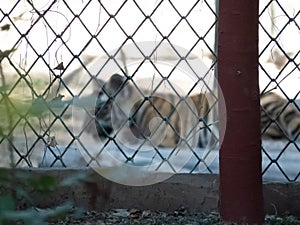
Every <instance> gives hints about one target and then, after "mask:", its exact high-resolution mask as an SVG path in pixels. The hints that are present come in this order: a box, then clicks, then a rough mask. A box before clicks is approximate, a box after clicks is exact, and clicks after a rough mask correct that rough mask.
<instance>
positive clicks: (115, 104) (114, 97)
mask: <svg viewBox="0 0 300 225" xmlns="http://www.w3.org/2000/svg"><path fill="white" fill-rule="evenodd" d="M133 92H134V90H133V86H132V85H130V83H129V82H128V79H127V78H126V77H125V76H121V75H119V74H114V75H112V76H111V77H110V79H109V80H108V81H107V82H105V83H103V86H102V87H101V89H100V91H99V94H98V97H97V101H96V105H95V116H96V129H97V133H98V135H99V137H100V139H101V140H104V139H106V138H110V137H111V135H112V134H113V132H114V127H121V126H122V123H125V122H126V121H128V116H126V115H128V112H129V111H130V109H131V106H130V104H128V102H130V101H131V100H132V94H133ZM129 100H130V101H129ZM112 121H113V122H112ZM111 138H113V137H111Z"/></svg>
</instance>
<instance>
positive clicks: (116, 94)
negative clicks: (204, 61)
mask: <svg viewBox="0 0 300 225" xmlns="http://www.w3.org/2000/svg"><path fill="white" fill-rule="evenodd" d="M150 94H151V93H147V92H143V95H144V96H142V95H141V93H140V92H139V91H138V89H136V88H135V87H134V85H132V84H131V83H130V82H129V81H126V78H125V77H124V76H120V75H118V74H115V75H113V76H112V77H111V78H110V79H109V80H108V82H106V83H104V84H103V87H102V89H101V90H100V92H99V95H98V98H97V102H96V107H95V115H96V119H97V122H96V129H97V132H98V135H99V137H100V138H101V139H102V140H103V139H106V138H109V137H110V138H113V137H116V136H118V138H120V136H122V133H123V135H124V136H125V137H124V139H126V138H127V140H126V141H128V142H130V140H129V139H130V138H129V136H130V135H129V133H132V134H133V136H134V138H136V139H138V140H148V141H149V142H150V144H151V145H153V146H158V147H176V146H177V145H178V144H179V143H181V142H185V141H188V143H189V145H190V146H191V147H195V146H197V145H200V146H202V144H203V143H204V142H205V140H204V137H202V139H203V140H201V141H200V140H199V134H198V133H199V132H200V130H199V129H201V128H199V125H200V126H201V127H202V131H201V132H202V133H205V132H206V131H205V130H206V129H204V127H207V124H206V120H207V117H208V114H209V113H208V111H209V104H208V100H207V98H206V96H205V95H204V94H197V95H192V96H190V97H187V98H186V99H185V98H182V97H179V96H177V95H175V94H167V93H163V94H153V95H150ZM123 125H125V127H126V126H128V127H129V128H130V129H129V130H126V129H123V127H122V126H123ZM124 133H125V134H124ZM196 133H197V134H196ZM114 135H116V136H114ZM126 135H127V137H126ZM200 137H201V136H200Z"/></svg>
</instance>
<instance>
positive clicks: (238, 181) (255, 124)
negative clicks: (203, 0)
mask: <svg viewBox="0 0 300 225" xmlns="http://www.w3.org/2000/svg"><path fill="white" fill-rule="evenodd" d="M218 39H219V40H218V81H219V85H220V87H221V89H222V92H223V96H224V99H225V103H226V110H227V112H226V114H225V113H224V107H223V106H224V102H220V105H219V113H220V137H222V134H224V139H223V140H221V141H222V142H221V149H220V214H221V218H222V219H223V220H224V221H230V222H237V223H241V222H246V223H249V224H262V223H263V218H264V213H263V196H262V177H261V138H260V108H259V86H258V0H239V1H236V0H220V3H219V23H218ZM225 121H227V122H226V126H225ZM225 127H226V132H225Z"/></svg>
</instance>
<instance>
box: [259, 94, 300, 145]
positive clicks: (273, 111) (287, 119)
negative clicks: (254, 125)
mask: <svg viewBox="0 0 300 225" xmlns="http://www.w3.org/2000/svg"><path fill="white" fill-rule="evenodd" d="M293 104H294V103H292V102H289V101H287V100H286V99H284V98H283V97H281V96H280V95H278V94H276V93H275V92H269V93H266V94H263V95H262V96H261V131H262V136H263V137H264V138H271V139H286V138H288V139H291V140H296V139H297V138H298V137H299V133H300V112H299V109H297V108H296V106H295V105H293Z"/></svg>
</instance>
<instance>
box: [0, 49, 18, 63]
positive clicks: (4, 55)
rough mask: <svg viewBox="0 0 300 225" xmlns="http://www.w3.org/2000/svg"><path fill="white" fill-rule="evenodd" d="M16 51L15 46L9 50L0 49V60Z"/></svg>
mask: <svg viewBox="0 0 300 225" xmlns="http://www.w3.org/2000/svg"><path fill="white" fill-rule="evenodd" d="M14 51H16V49H15V48H12V49H9V50H4V51H1V50H0V61H2V60H3V59H4V58H6V57H8V56H9V55H10V53H12V52H14Z"/></svg>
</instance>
